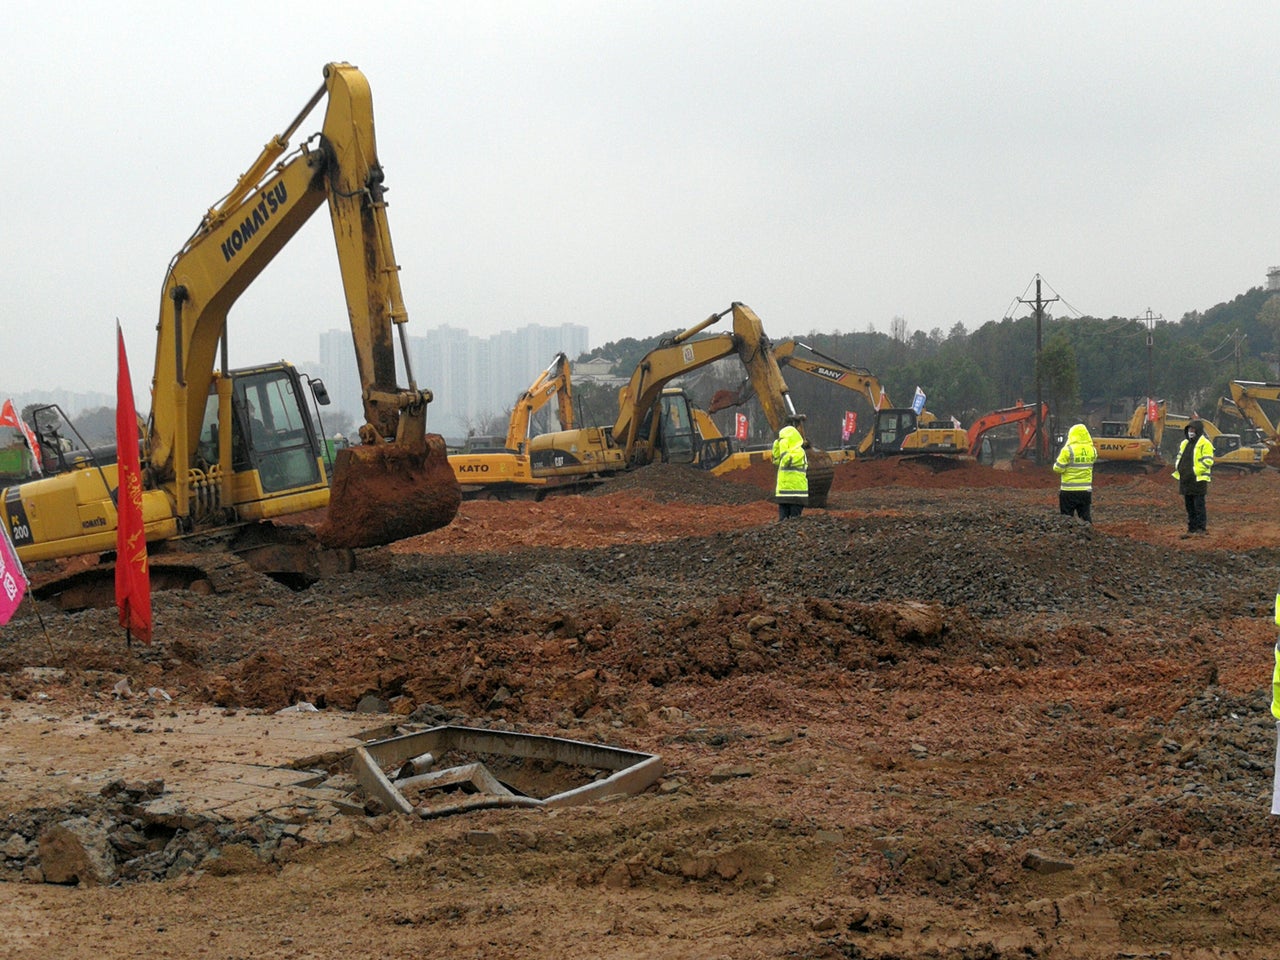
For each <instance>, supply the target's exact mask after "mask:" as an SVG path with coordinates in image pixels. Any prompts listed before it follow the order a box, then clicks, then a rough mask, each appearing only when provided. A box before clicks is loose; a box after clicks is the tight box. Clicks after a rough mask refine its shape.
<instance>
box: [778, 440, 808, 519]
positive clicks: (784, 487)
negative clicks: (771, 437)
mask: <svg viewBox="0 0 1280 960" xmlns="http://www.w3.org/2000/svg"><path fill="white" fill-rule="evenodd" d="M805 446H806V444H805V440H804V437H802V436H801V435H800V431H799V430H797V429H796V428H795V427H792V426H786V427H783V428H782V429H781V430H779V431H778V439H777V440H775V441H773V464H774V466H775V467H777V468H778V483H777V486H775V487H774V495H775V496H776V498H777V500H778V519H779V520H788V519H790V518H792V517H798V516H800V514H801V513H802V512H804V508H805V504H807V503H808V502H809V472H808V471H809V457H808V456H807V455H806V454H805V452H804V448H805Z"/></svg>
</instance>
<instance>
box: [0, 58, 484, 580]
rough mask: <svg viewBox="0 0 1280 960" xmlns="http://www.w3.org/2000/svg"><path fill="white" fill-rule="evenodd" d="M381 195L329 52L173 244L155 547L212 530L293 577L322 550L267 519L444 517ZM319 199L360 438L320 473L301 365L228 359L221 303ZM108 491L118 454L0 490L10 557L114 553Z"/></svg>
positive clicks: (448, 477)
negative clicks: (285, 117) (290, 112)
mask: <svg viewBox="0 0 1280 960" xmlns="http://www.w3.org/2000/svg"><path fill="white" fill-rule="evenodd" d="M326 96H327V100H328V103H327V107H326V110H325V116H324V122H323V125H322V127H321V130H320V132H319V133H317V134H314V135H313V136H311V137H310V138H308V139H307V141H306V142H304V143H303V144H301V145H300V146H299V147H298V148H297V149H296V150H294V151H293V152H291V153H289V154H288V155H287V156H286V152H287V151H288V149H289V138H290V137H291V136H293V134H294V132H295V131H296V130H297V129H298V127H299V126H300V125H301V123H302V122H303V120H304V119H305V118H306V116H307V115H308V114H309V113H310V112H311V110H312V109H313V108H314V107H315V106H316V105H317V104H318V103H319V102H320V101H321V100H322V99H324V98H325V97H326ZM384 191H385V187H384V185H383V170H382V166H381V164H380V163H379V162H378V157H377V149H376V143H375V139H374V129H373V105H372V98H371V95H370V92H369V85H368V83H367V81H366V80H365V78H364V76H363V75H362V74H361V73H360V71H359V70H357V69H356V68H355V67H354V66H351V65H350V64H346V63H330V64H328V65H327V66H326V67H325V68H324V83H323V85H322V86H321V87H320V88H319V90H317V91H316V93H315V94H314V96H312V98H311V100H310V101H309V102H308V103H307V105H306V106H305V107H304V108H303V110H302V112H301V113H299V114H298V116H297V117H296V118H295V119H294V120H293V122H292V123H291V124H290V125H289V127H288V128H287V129H286V130H285V131H284V132H283V133H282V134H280V135H278V136H275V137H273V138H272V139H271V140H270V142H269V143H268V144H267V145H266V147H264V148H263V150H262V152H261V154H260V155H259V156H258V158H257V160H255V161H254V163H253V165H252V166H251V167H250V168H249V169H248V171H247V172H245V173H244V174H243V175H242V176H241V177H240V178H239V180H238V181H237V182H236V184H235V186H234V187H233V188H232V189H231V191H230V192H229V193H228V194H227V195H226V196H225V197H223V199H222V200H220V201H219V202H218V203H217V204H216V205H215V206H214V207H212V208H211V209H210V210H209V211H208V212H207V213H206V214H205V216H204V217H203V218H202V219H201V221H200V224H199V226H198V227H197V228H196V230H195V232H194V233H193V234H192V235H191V237H190V239H188V240H187V242H186V243H185V244H184V245H183V246H182V248H181V249H180V250H179V251H178V253H177V254H176V255H175V256H174V258H173V260H172V262H171V263H170V264H169V268H168V270H167V271H166V273H165V278H164V285H163V290H162V294H161V305H160V319H159V324H158V327H157V341H156V352H155V372H154V375H153V378H152V407H151V415H150V418H149V429H148V430H147V432H146V436H145V438H144V439H143V441H142V461H143V473H144V487H145V490H144V494H143V521H144V525H145V529H146V536H147V540H148V542H149V543H151V544H153V550H155V549H156V548H157V547H158V546H159V545H160V544H162V543H166V542H170V541H176V540H178V539H180V538H181V539H186V538H189V537H190V535H192V534H201V533H209V532H211V531H218V534H217V537H218V539H220V540H222V541H224V542H225V543H227V544H228V545H231V546H233V547H234V546H235V545H236V544H237V543H252V544H253V550H252V551H249V550H248V548H247V547H246V552H252V553H253V554H255V555H258V556H262V555H264V554H265V555H267V556H268V557H269V559H265V560H263V563H264V564H266V565H267V566H268V567H271V566H273V565H284V566H290V565H298V566H301V567H307V568H308V569H304V570H300V571H299V572H298V575H299V576H300V577H303V578H305V577H307V576H310V575H311V574H312V573H314V572H315V571H314V570H313V569H311V568H314V567H315V566H316V564H318V563H320V562H321V561H320V560H317V559H316V557H317V556H319V555H320V554H321V551H319V550H318V549H317V548H318V546H319V545H318V544H315V543H314V542H313V541H314V540H315V536H314V535H310V534H309V531H306V533H307V534H308V535H303V534H302V533H300V532H299V531H302V530H303V529H304V528H291V529H289V530H288V533H287V535H285V534H284V533H283V531H281V535H280V536H278V537H277V536H276V535H275V533H274V532H273V525H272V524H270V523H269V522H268V521H271V520H274V519H277V518H281V517H287V516H290V515H294V514H298V513H302V512H304V511H309V510H314V509H316V508H323V507H326V506H327V507H328V518H327V520H326V522H325V523H324V524H323V525H322V526H321V527H320V528H319V530H318V531H317V532H318V534H319V539H320V541H321V542H322V543H323V545H324V546H326V547H329V548H335V549H336V550H337V551H339V552H341V551H348V552H349V549H350V548H352V547H364V546H372V545H375V544H379V543H387V542H390V541H393V540H397V539H400V538H403V537H406V536H410V535H414V534H418V533H423V532H426V531H429V530H433V529H436V528H438V527H441V526H443V525H445V524H447V523H449V522H450V521H451V520H452V519H453V517H454V514H455V512H456V510H457V507H458V504H459V502H460V493H459V490H458V484H457V482H456V480H455V479H454V476H453V472H452V471H451V470H450V469H449V465H448V462H447V460H446V456H445V446H444V440H443V438H441V437H439V436H438V435H435V434H427V433H426V409H427V404H428V402H429V401H430V400H431V394H430V391H427V390H423V389H420V388H418V387H417V386H416V384H415V383H414V380H413V375H412V372H411V369H410V367H409V362H408V361H409V357H408V352H407V350H405V349H404V348H405V345H406V344H405V335H404V324H405V322H406V320H407V319H408V315H407V311H406V310H405V307H404V303H403V301H402V299H401V293H400V284H399V277H398V271H399V269H400V268H399V265H398V264H397V263H396V261H395V256H394V253H393V251H392V245H391V234H390V231H389V229H388V226H387V217H386V203H385V200H384ZM325 202H327V203H328V206H329V214H330V218H331V220H332V224H333V233H334V240H335V243H336V245H337V253H338V266H339V269H340V271H341V276H342V282H343V287H344V291H345V297H346V301H347V304H346V305H347V311H348V315H349V319H350V323H351V333H352V337H353V339H354V341H355V352H356V360H357V365H358V368H359V376H360V382H361V386H362V396H363V400H364V416H365V420H366V422H365V423H364V425H363V426H362V427H361V428H360V438H361V440H362V441H363V443H362V444H361V445H360V446H358V447H353V448H349V449H346V450H343V451H340V452H339V454H338V457H337V462H336V465H335V470H334V477H333V478H332V484H330V482H329V481H330V478H329V477H328V476H327V475H326V472H325V469H324V461H323V457H322V450H321V439H320V438H319V437H318V436H317V431H316V429H315V427H314V424H313V422H312V418H311V416H310V413H309V411H308V409H307V405H306V403H305V401H304V399H303V398H304V379H303V378H302V377H300V376H299V374H298V372H297V371H296V370H295V369H294V368H293V367H292V366H291V365H289V364H287V363H273V364H268V365H263V366H257V367H252V368H247V369H240V370H229V369H227V356H228V350H227V337H228V329H227V314H228V311H229V310H230V309H231V307H232V305H233V304H234V303H235V301H236V299H237V298H238V297H239V296H240V294H242V293H243V292H244V291H245V289H246V288H247V287H248V286H249V285H250V284H251V283H252V282H253V281H254V279H256V278H257V277H258V275H259V274H260V273H261V272H262V270H263V269H264V268H265V267H266V266H267V264H268V263H269V262H270V261H271V260H272V258H273V257H274V256H275V255H276V254H277V253H278V252H279V251H280V250H281V249H282V248H283V247H284V246H285V244H286V243H288V241H289V240H290V239H291V238H292V237H293V236H294V235H295V234H296V233H297V232H298V230H299V229H300V228H301V226H302V225H303V223H304V222H306V220H307V219H308V218H309V217H310V216H311V214H312V213H314V212H315V211H316V210H317V209H319V207H320V206H321V204H323V203H325ZM396 328H398V329H399V334H400V347H401V353H402V356H401V360H402V362H403V364H404V369H405V371H406V373H407V376H408V381H409V382H408V386H403V387H402V386H399V385H397V383H396V359H395V345H394V341H393V334H392V331H393V329H396ZM317 399H318V400H320V401H321V402H325V401H327V397H317ZM126 442H127V441H126ZM116 486H117V479H116V470H115V465H114V464H107V465H101V466H97V465H95V466H92V467H89V468H84V469H77V470H74V471H71V472H69V473H65V474H62V475H59V476H55V477H51V478H48V479H44V480H36V481H32V482H29V483H25V484H22V485H20V486H16V487H10V488H8V489H7V490H6V491H5V492H4V498H3V516H4V522H5V523H6V525H7V526H8V528H9V530H10V531H11V533H12V534H13V539H14V541H15V543H16V544H17V547H18V552H19V556H20V557H21V558H22V559H23V560H24V561H31V560H44V559H52V558H58V557H67V556H73V555H80V554H86V553H93V552H109V551H112V550H114V547H115V529H116V510H115V504H114V502H113V497H114V494H115V490H116ZM300 540H301V542H299V541H300ZM299 547H300V548H301V550H300V551H299V550H295V549H292V548H299ZM285 554H288V556H287V557H286V556H285ZM304 557H306V558H307V559H303V558H304Z"/></svg>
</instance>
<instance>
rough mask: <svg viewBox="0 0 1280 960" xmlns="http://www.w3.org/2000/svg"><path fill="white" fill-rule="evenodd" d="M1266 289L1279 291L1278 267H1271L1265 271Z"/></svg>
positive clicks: (1279, 275) (1279, 273)
mask: <svg viewBox="0 0 1280 960" xmlns="http://www.w3.org/2000/svg"><path fill="white" fill-rule="evenodd" d="M1267 289H1268V290H1270V291H1272V292H1273V293H1274V292H1275V291H1280V267H1271V268H1270V269H1269V270H1268V271H1267Z"/></svg>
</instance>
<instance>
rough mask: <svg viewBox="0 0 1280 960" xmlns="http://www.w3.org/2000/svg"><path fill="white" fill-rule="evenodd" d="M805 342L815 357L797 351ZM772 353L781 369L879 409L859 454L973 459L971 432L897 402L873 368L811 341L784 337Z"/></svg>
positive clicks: (943, 463) (948, 460)
mask: <svg viewBox="0 0 1280 960" xmlns="http://www.w3.org/2000/svg"><path fill="white" fill-rule="evenodd" d="M796 347H803V348H804V349H805V350H807V351H808V352H809V353H811V354H812V355H813V357H815V358H817V359H812V358H810V357H807V356H803V355H800V354H797V353H796V352H795V350H796ZM773 355H774V357H775V358H776V359H777V361H778V365H779V366H780V367H782V368H783V369H787V368H792V369H795V370H799V371H801V372H802V373H807V374H809V375H810V376H814V377H817V378H819V379H821V380H824V381H826V382H827V383H831V384H834V385H835V386H838V387H844V388H845V389H847V390H852V391H854V392H855V393H858V394H860V395H861V396H863V397H865V398H866V400H867V402H868V403H870V404H871V409H872V410H873V411H874V412H875V417H874V420H873V422H872V428H871V429H870V430H868V431H867V433H866V435H865V436H864V437H863V438H862V442H861V443H860V444H859V445H858V450H857V456H858V457H859V458H864V459H865V458H874V459H879V458H884V457H918V458H928V459H929V460H930V461H931V462H933V463H934V464H935V465H938V466H946V465H951V464H954V463H957V462H960V461H965V460H971V459H973V458H972V457H970V456H969V436H968V434H967V433H966V432H965V431H964V430H962V429H960V427H958V426H957V425H955V424H954V423H952V422H951V421H949V420H948V421H944V420H940V419H939V418H937V417H936V416H934V415H933V414H932V413H930V412H929V411H928V410H921V411H920V413H918V414H917V413H916V412H915V411H914V410H913V409H911V408H910V407H894V406H893V405H892V404H891V403H890V402H889V396H888V394H887V393H886V392H885V389H884V387H883V386H882V385H881V383H880V380H879V379H878V378H877V377H876V375H875V374H873V373H872V372H871V371H870V370H867V369H866V368H864V367H855V366H851V365H849V364H845V363H842V362H841V361H839V360H836V359H835V358H834V357H829V356H827V355H825V354H823V353H819V352H818V351H817V350H815V349H814V348H813V347H811V346H809V344H807V343H801V342H799V341H797V340H783V341H782V342H781V343H779V344H778V345H777V346H776V347H774V350H773Z"/></svg>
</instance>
